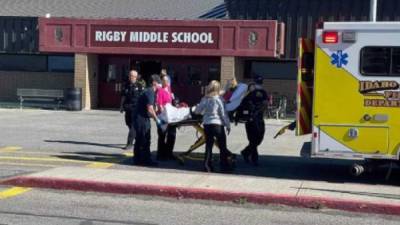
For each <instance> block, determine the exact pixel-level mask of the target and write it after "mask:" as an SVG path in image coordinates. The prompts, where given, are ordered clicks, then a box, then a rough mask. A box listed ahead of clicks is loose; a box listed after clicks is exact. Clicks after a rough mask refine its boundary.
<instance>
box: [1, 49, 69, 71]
mask: <svg viewBox="0 0 400 225" xmlns="http://www.w3.org/2000/svg"><path fill="white" fill-rule="evenodd" d="M0 70H3V71H28V72H68V73H73V72H74V56H57V55H22V54H21V55H20V54H0Z"/></svg>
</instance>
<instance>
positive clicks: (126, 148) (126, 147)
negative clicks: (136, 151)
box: [122, 144, 133, 151]
mask: <svg viewBox="0 0 400 225" xmlns="http://www.w3.org/2000/svg"><path fill="white" fill-rule="evenodd" d="M122 149H123V150H129V151H133V145H131V144H128V145H126V146H125V147H123V148H122Z"/></svg>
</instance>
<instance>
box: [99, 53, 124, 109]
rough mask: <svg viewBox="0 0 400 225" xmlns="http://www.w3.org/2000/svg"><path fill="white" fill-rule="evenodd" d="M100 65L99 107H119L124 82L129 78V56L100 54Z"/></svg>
mask: <svg viewBox="0 0 400 225" xmlns="http://www.w3.org/2000/svg"><path fill="white" fill-rule="evenodd" d="M99 67H100V68H99V71H100V74H99V75H100V77H99V78H100V79H99V107H100V108H118V107H119V105H120V101H121V92H122V88H123V82H124V80H127V77H128V73H129V58H128V57H124V56H100V59H99Z"/></svg>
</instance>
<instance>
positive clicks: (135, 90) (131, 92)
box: [122, 82, 143, 146]
mask: <svg viewBox="0 0 400 225" xmlns="http://www.w3.org/2000/svg"><path fill="white" fill-rule="evenodd" d="M142 92H143V86H142V84H141V83H139V82H136V83H134V84H132V83H131V82H128V83H127V84H126V85H125V87H124V90H123V91H122V96H123V97H125V99H124V102H123V103H122V106H123V109H124V111H125V124H126V126H128V128H129V133H128V140H127V146H128V145H132V144H133V139H134V138H135V128H134V127H133V122H134V121H133V116H134V115H133V112H134V109H135V108H136V106H137V102H138V99H139V96H140V94H141V93H142Z"/></svg>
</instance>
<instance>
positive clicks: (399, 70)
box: [392, 48, 400, 75]
mask: <svg viewBox="0 0 400 225" xmlns="http://www.w3.org/2000/svg"><path fill="white" fill-rule="evenodd" d="M392 74H395V75H400V48H394V49H393V51H392Z"/></svg>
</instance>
